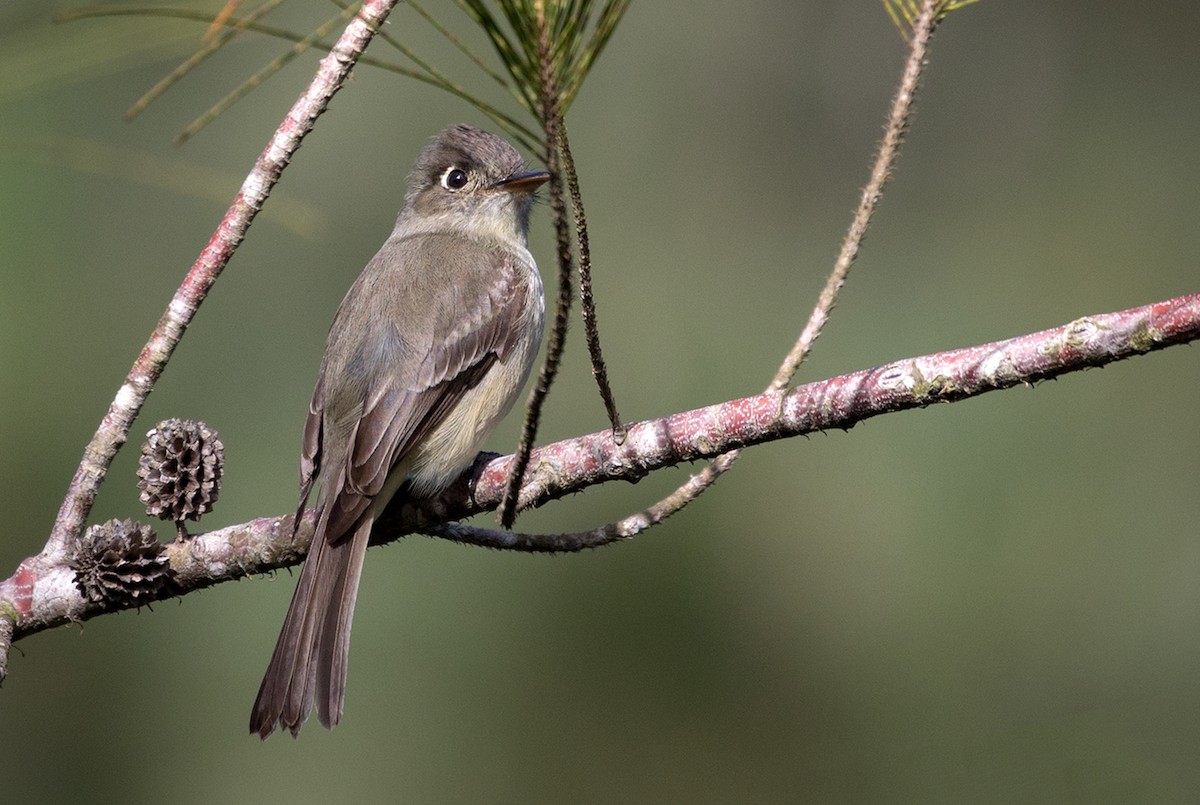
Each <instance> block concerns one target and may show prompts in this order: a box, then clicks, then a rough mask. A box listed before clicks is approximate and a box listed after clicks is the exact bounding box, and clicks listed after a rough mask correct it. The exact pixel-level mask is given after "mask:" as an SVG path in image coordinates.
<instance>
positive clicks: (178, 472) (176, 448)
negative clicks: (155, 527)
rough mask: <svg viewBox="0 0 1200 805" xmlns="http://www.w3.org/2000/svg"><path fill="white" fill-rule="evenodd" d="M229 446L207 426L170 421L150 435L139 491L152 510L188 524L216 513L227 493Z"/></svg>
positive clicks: (144, 448) (144, 447)
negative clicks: (223, 492) (225, 474)
mask: <svg viewBox="0 0 1200 805" xmlns="http://www.w3.org/2000/svg"><path fill="white" fill-rule="evenodd" d="M224 468H225V447H224V445H222V444H221V440H220V439H218V438H217V432H216V431H215V430H213V429H212V428H210V427H208V425H206V424H204V423H203V422H196V421H193V420H190V419H186V420H185V419H168V420H165V421H163V422H159V423H158V426H157V427H155V428H154V430H152V431H150V432H149V433H147V434H146V442H145V444H143V445H142V457H141V459H140V460H139V461H138V489H140V490H141V500H142V503H143V504H144V505H145V506H146V512H147V513H148V514H150V515H151V516H154V517H158V518H160V519H163V520H172V521H174V522H176V523H182V522H183V521H184V520H185V519H188V520H199V519H200V517H201V515H204V514H207V513H208V512H210V511H212V507H213V503H215V502H216V500H217V495H218V494H219V493H220V491H221V473H222V472H223V471H224Z"/></svg>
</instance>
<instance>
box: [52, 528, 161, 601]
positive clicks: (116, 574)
mask: <svg viewBox="0 0 1200 805" xmlns="http://www.w3.org/2000/svg"><path fill="white" fill-rule="evenodd" d="M71 566H72V567H73V568H75V586H76V587H78V588H79V592H80V594H82V595H83V597H84V598H86V599H87V600H88V601H90V602H92V603H93V604H99V605H100V606H102V607H104V608H105V609H116V608H119V607H121V606H123V605H134V606H140V605H142V604H145V603H149V602H150V601H154V600H156V599H158V598H160V597H161V595H162V593H163V592H164V591H165V590H166V589H167V586H168V585H169V584H170V581H171V578H170V576H169V571H170V565H169V563H168V562H167V557H166V554H165V553H164V550H163V546H162V545H161V544H160V543H159V541H158V539H157V538H156V537H155V536H154V531H153V530H152V529H151V528H150V526H148V525H144V524H142V523H135V522H134V521H132V520H109V521H108V522H106V523H101V524H100V525H94V526H92V527H91V528H89V529H88V530H87V531H86V532H84V535H83V537H82V538H80V540H79V542H78V544H77V545H76V546H75V553H74V555H73V556H72V557H71Z"/></svg>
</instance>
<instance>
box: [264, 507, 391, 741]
mask: <svg viewBox="0 0 1200 805" xmlns="http://www.w3.org/2000/svg"><path fill="white" fill-rule="evenodd" d="M324 520H325V517H324V516H323V517H322V518H321V521H319V522H318V525H317V529H316V534H315V535H314V536H313V542H312V547H311V548H310V549H309V553H308V558H307V559H306V560H305V562H304V570H302V571H301V572H300V581H299V583H298V584H297V585H296V592H295V593H294V594H293V595H292V603H291V605H290V606H289V607H288V613H287V618H286V619H285V620H284V622H283V629H282V630H281V631H280V633H279V640H278V641H277V642H276V643H275V652H274V653H273V654H272V655H271V663H270V665H268V666H267V672H266V674H265V675H264V676H263V681H262V685H261V686H259V689H258V698H257V699H256V700H255V701H254V709H253V710H252V711H251V713H250V732H251V734H254V735H258V736H259V737H260V738H262V739H263V740H266V739H267V738H268V737H269V736H270V735H271V733H273V732H274V731H275V727H276V725H282V726H284V727H286V728H287V729H289V730H291V733H292V735H293V736H296V735H298V734H299V732H300V727H301V726H302V725H303V724H304V722H305V720H306V719H307V718H308V714H309V713H310V712H311V711H312V707H313V703H314V702H315V703H316V706H317V718H318V719H319V720H320V722H321V724H322V725H323V726H325V727H326V728H332V727H333V726H334V725H336V724H337V723H338V722H339V721H341V718H342V705H343V703H344V701H345V694H346V663H347V659H348V658H349V654H350V624H351V620H352V619H353V617H354V601H355V598H356V597H357V595H358V582H359V579H360V578H361V576H362V566H363V557H364V556H366V552H367V542H368V539H369V537H370V534H371V524H372V522H373V520H374V518H373V517H372V515H371V513H370V512H366V513H364V514H363V516H362V517H361V518H360V520H359V522H358V523H356V524H355V527H354V530H353V533H352V534H350V535H348V536H344V537H343V538H342V539H340V540H338V541H337V542H335V543H330V542H328V541H327V540H326V539H325V528H324V527H323V526H324V524H325V523H324Z"/></svg>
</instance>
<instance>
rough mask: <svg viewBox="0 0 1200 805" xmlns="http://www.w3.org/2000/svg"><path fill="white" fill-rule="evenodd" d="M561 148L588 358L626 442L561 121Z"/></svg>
mask: <svg viewBox="0 0 1200 805" xmlns="http://www.w3.org/2000/svg"><path fill="white" fill-rule="evenodd" d="M558 147H559V150H560V151H561V153H562V169H563V173H564V174H565V175H566V177H567V189H568V191H569V192H570V194H571V214H572V216H573V217H574V218H575V244H576V247H577V248H578V249H579V307H580V314H581V315H582V316H583V330H584V333H585V334H586V337H587V347H588V355H589V356H591V359H592V376H593V377H595V378H596V386H597V387H598V388H599V389H600V399H601V400H603V401H604V410H605V411H606V412H608V421H609V423H610V424H611V425H612V429H613V438H614V439H616V440H617V444H620V443H621V442H622V441H624V439H625V426H624V425H622V424H621V415H620V414H619V413H617V400H616V398H615V397H614V396H613V392H612V386H610V385H609V382H608V368H607V367H606V366H605V365H604V353H603V352H601V351H600V325H599V322H598V321H597V319H596V300H595V299H594V298H593V296H592V252H591V247H590V246H589V245H588V229H587V216H586V215H585V214H584V212H583V196H582V195H580V192H579V176H578V175H577V174H576V173H575V159H574V157H572V156H571V143H570V141H569V140H568V138H567V124H566V121H564V120H559V122H558Z"/></svg>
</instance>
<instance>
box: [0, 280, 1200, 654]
mask: <svg viewBox="0 0 1200 805" xmlns="http://www.w3.org/2000/svg"><path fill="white" fill-rule="evenodd" d="M1197 339H1200V294H1193V295H1190V296H1183V297H1179V298H1176V299H1170V300H1166V301H1163V302H1157V303H1155V304H1151V305H1145V306H1143V307H1138V308H1133V309H1130V310H1124V311H1120V312H1116V313H1106V314H1099V315H1095V316H1087V317H1085V318H1081V319H1077V320H1076V321H1073V322H1071V323H1069V324H1066V325H1063V326H1062V327H1057V328H1054V329H1052V330H1044V331H1042V332H1039V333H1032V334H1030V335H1024V336H1019V337H1017V338H1012V339H1009V340H1007V341H998V342H994V343H990V344H981V345H979V346H974V347H968V348H965V349H956V350H950V351H948V352H940V353H936V354H932V355H923V356H919V357H914V358H905V359H903V360H898V361H895V362H893V363H889V364H887V365H885V366H880V367H878V368H875V369H868V370H865V371H861V372H855V373H853V374H848V375H842V376H840V377H834V378H831V379H829V380H823V381H820V382H816V383H809V384H807V385H803V386H798V387H797V388H795V389H793V390H792V391H790V392H788V393H786V394H782V395H781V394H779V393H776V392H767V393H764V394H760V395H757V396H753V397H745V398H742V399H738V400H730V401H728V402H723V403H718V404H716V405H710V406H707V407H705V408H697V409H695V410H692V411H684V412H681V413H677V414H673V415H670V416H666V417H662V418H661V419H655V420H650V421H646V422H638V423H635V424H632V425H631V426H630V427H629V434H628V438H626V439H625V441H624V442H623V443H622V444H620V445H618V444H616V443H615V442H614V441H613V439H612V434H611V431H607V430H605V431H601V432H598V433H593V434H590V435H587V436H581V437H579V438H576V439H568V440H565V441H562V442H558V443H556V444H551V445H547V446H545V447H542V448H540V449H538V450H536V451H534V453H533V456H532V460H531V462H530V465H529V470H528V472H527V473H526V476H525V484H524V486H523V487H522V489H521V495H520V505H521V506H522V507H529V506H541V505H543V504H545V503H547V502H548V501H551V500H554V499H556V498H559V497H563V496H564V495H567V494H570V493H573V492H578V491H580V490H582V489H585V488H586V487H588V486H592V485H595V484H600V483H604V482H607V481H612V480H630V481H632V480H637V479H639V478H641V477H643V476H645V475H647V474H649V473H650V472H653V471H654V470H657V469H660V468H663V467H669V466H673V465H676V464H680V463H683V462H686V461H695V460H699V459H706V458H712V457H714V456H718V455H720V454H722V453H726V452H728V451H730V450H732V449H735V448H741V447H747V446H750V445H754V444H760V443H763V442H768V441H773V440H775V439H782V438H787V437H790V436H801V435H804V434H808V433H814V432H817V431H822V430H832V429H848V428H851V427H853V426H854V425H856V424H857V423H859V422H862V421H863V420H865V419H869V418H871V417H874V416H878V415H880V414H886V413H891V412H893V411H903V410H907V409H911V408H920V407H924V406H927V405H930V404H932V403H939V402H956V401H959V400H964V399H967V398H969V397H974V396H977V395H980V394H983V393H985V392H989V391H996V390H999V389H1005V388H1010V387H1012V386H1017V385H1028V384H1032V383H1034V382H1036V381H1038V380H1044V379H1046V378H1051V377H1057V376H1058V375H1062V374H1066V373H1068V372H1074V371H1078V370H1081V369H1086V368H1088V367H1092V366H1103V365H1105V364H1109V363H1113V362H1115V361H1119V360H1122V359H1124V358H1128V357H1132V356H1134V355H1139V354H1143V353H1146V352H1151V351H1154V350H1158V349H1162V348H1165V347H1168V346H1171V345H1174V344H1181V343H1187V342H1190V341H1195V340H1197ZM511 462H512V457H511V456H505V457H501V458H496V459H494V460H492V461H490V462H488V463H487V464H486V465H484V466H483V468H482V469H481V470H480V472H479V473H478V476H477V478H476V479H475V485H474V489H473V491H472V490H470V489H469V488H468V483H467V479H466V478H464V479H462V480H460V481H459V483H458V484H456V485H455V486H453V487H451V488H450V489H448V490H447V491H445V492H444V493H442V494H441V495H440V496H438V497H437V498H434V499H431V500H423V501H411V500H402V499H401V498H400V497H398V498H397V500H396V503H395V504H394V505H393V506H392V507H391V508H390V509H389V510H388V512H387V513H386V514H385V516H384V517H383V518H382V519H381V520H380V521H378V522H377V523H376V526H375V529H374V532H373V533H372V540H373V542H376V543H383V542H390V541H392V540H395V539H397V538H399V537H401V536H403V535H404V534H408V533H413V532H424V533H431V534H436V535H437V536H442V537H445V538H448V539H454V540H457V541H461V542H468V543H472V544H479V545H487V546H489V547H493V548H506V549H513V550H524V551H574V550H580V549H582V548H587V547H595V546H597V545H602V544H604V543H606V542H612V541H614V540H618V539H622V538H624V537H625V536H627V532H626V530H625V529H622V528H621V527H619V526H620V524H617V527H613V528H610V529H607V530H604V531H603V532H600V531H597V532H596V533H589V534H588V535H586V536H585V537H581V538H573V539H564V538H563V535H554V534H550V535H532V534H499V532H493V531H484V530H478V531H477V530H475V529H471V528H469V527H464V526H459V525H453V526H446V525H444V524H446V523H448V522H450V521H454V520H458V519H461V518H463V517H467V516H469V515H472V514H476V513H478V512H480V511H485V510H489V509H494V508H495V507H496V506H497V505H498V504H499V502H500V499H501V496H502V495H503V493H504V485H505V479H506V477H507V476H508V474H509V470H510V464H511ZM311 516H312V512H311V511H309V512H308V515H307V517H308V519H307V521H306V522H305V523H304V524H302V525H301V527H300V529H299V530H298V533H297V534H296V536H295V538H294V539H293V538H292V527H291V520H292V517H291V515H284V516H280V517H266V518H260V519H257V520H252V521H250V522H248V523H242V524H239V525H234V526H229V527H227V528H223V529H220V530H217V531H211V532H208V533H207V534H201V535H198V536H196V537H193V538H192V539H190V540H187V541H184V542H174V543H171V544H170V545H168V546H166V549H165V554H166V557H167V559H168V560H169V563H170V574H171V579H172V584H171V585H170V590H169V594H171V595H183V594H186V593H187V592H190V591H192V590H196V589H201V588H204V587H209V586H212V585H214V584H218V583H220V582H223V581H229V580H232V579H238V578H242V577H243V576H247V575H252V574H255V573H265V572H268V571H271V570H275V569H277V568H281V567H287V566H290V565H294V564H298V563H299V562H300V561H302V560H303V558H304V554H305V552H306V550H307V547H308V541H309V540H310V539H311V537H312V522H311ZM166 594H168V593H164V595H166ZM114 609H115V608H114V607H111V606H110V607H107V608H105V607H102V606H98V605H95V604H89V603H88V601H87V600H86V599H85V598H84V596H82V595H81V594H80V592H79V590H78V588H77V586H76V579H75V572H74V570H73V569H72V567H71V565H70V564H69V562H66V561H63V562H58V563H50V562H47V561H46V557H45V556H38V557H33V558H31V559H28V560H26V561H25V562H23V563H22V564H21V566H20V567H19V568H18V569H17V572H16V573H15V574H13V576H12V577H10V578H8V579H6V580H4V581H2V582H0V651H3V650H4V649H5V648H6V647H7V645H6V644H7V637H8V634H7V631H6V630H5V628H4V626H5V621H6V620H9V621H11V622H13V623H15V628H14V629H13V634H12V637H13V639H20V638H21V637H25V636H27V635H29V634H32V633H34V632H37V631H41V630H44V629H46V628H49V627H52V626H57V625H61V624H65V623H70V622H72V621H81V620H85V619H87V618H90V617H94V616H95V615H98V614H101V613H103V612H107V611H114Z"/></svg>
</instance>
